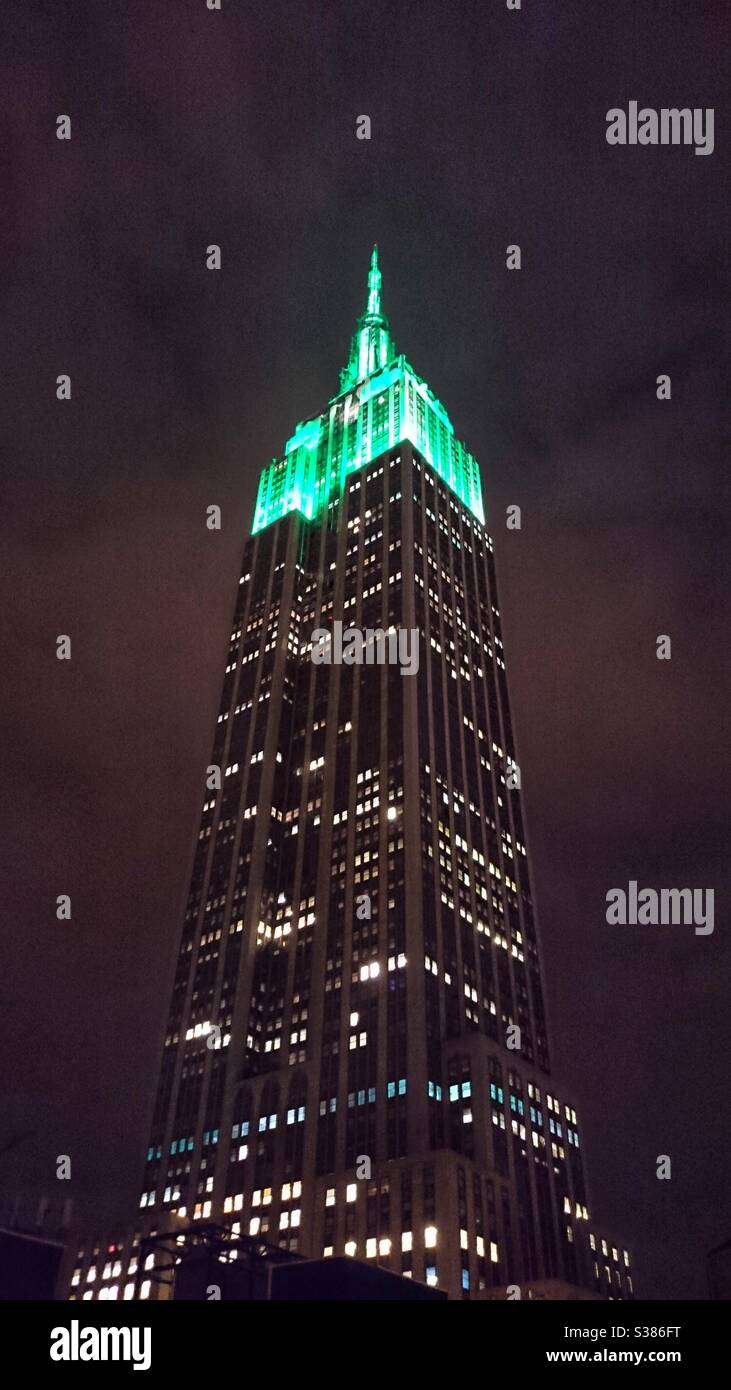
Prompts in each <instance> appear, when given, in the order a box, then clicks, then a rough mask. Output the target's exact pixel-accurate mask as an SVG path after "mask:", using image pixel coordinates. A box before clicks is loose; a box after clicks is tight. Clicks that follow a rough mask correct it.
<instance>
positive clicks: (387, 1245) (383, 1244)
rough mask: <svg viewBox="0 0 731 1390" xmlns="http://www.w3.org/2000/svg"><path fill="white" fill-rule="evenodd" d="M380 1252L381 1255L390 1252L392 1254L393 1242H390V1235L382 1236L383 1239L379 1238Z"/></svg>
mask: <svg viewBox="0 0 731 1390" xmlns="http://www.w3.org/2000/svg"><path fill="white" fill-rule="evenodd" d="M378 1253H379V1255H390V1254H391V1242H390V1240H389V1238H388V1236H382V1237H381V1239H380V1240H379V1242H378Z"/></svg>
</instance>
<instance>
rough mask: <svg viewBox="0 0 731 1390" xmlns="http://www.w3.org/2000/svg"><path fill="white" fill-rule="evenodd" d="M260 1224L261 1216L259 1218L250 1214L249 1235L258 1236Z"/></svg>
mask: <svg viewBox="0 0 731 1390" xmlns="http://www.w3.org/2000/svg"><path fill="white" fill-rule="evenodd" d="M260 1226H261V1218H260V1217H259V1216H252V1218H251V1220H250V1222H249V1235H250V1236H258V1234H259V1227H260Z"/></svg>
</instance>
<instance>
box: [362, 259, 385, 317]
mask: <svg viewBox="0 0 731 1390" xmlns="http://www.w3.org/2000/svg"><path fill="white" fill-rule="evenodd" d="M382 278H383V277H382V275H381V272H380V270H379V269H378V247H377V246H374V247H373V251H372V253H371V268H370V270H369V272H368V309H367V311H366V312H367V314H368V317H369V318H373V317H375V318H378V319H380V318H381V280H382Z"/></svg>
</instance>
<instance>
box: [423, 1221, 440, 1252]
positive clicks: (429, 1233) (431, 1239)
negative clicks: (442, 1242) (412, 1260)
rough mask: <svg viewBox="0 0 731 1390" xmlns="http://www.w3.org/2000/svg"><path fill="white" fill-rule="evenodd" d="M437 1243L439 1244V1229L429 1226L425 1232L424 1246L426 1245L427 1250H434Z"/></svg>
mask: <svg viewBox="0 0 731 1390" xmlns="http://www.w3.org/2000/svg"><path fill="white" fill-rule="evenodd" d="M436 1243H437V1228H436V1226H427V1227H426V1229H425V1231H424V1244H425V1246H426V1248H427V1250H433V1249H434V1246H435V1245H436Z"/></svg>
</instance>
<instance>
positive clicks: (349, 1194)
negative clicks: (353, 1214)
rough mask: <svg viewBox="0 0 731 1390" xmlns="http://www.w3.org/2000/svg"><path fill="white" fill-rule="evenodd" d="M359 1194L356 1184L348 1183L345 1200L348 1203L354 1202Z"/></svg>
mask: <svg viewBox="0 0 731 1390" xmlns="http://www.w3.org/2000/svg"><path fill="white" fill-rule="evenodd" d="M357 1192H358V1189H357V1187H356V1185H355V1183H354V1182H349V1183H348V1186H347V1187H346V1189H345V1200H346V1202H354V1201H355V1198H356V1195H357Z"/></svg>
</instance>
